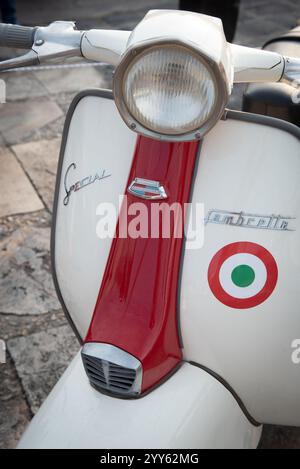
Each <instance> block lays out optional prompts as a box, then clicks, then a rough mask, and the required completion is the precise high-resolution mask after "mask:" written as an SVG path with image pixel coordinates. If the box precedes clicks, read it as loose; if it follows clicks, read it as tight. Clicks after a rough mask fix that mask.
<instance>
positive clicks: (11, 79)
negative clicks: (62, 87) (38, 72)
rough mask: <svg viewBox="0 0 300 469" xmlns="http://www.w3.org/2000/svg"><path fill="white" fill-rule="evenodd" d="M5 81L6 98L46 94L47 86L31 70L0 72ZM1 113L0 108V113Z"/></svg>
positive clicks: (25, 97)
mask: <svg viewBox="0 0 300 469" xmlns="http://www.w3.org/2000/svg"><path fill="white" fill-rule="evenodd" d="M1 79H2V80H4V81H5V83H6V100H7V101H19V100H24V99H28V98H39V97H41V96H46V95H47V94H48V91H47V88H45V86H44V85H43V83H41V82H40V81H39V80H38V79H37V78H36V77H35V76H34V73H33V72H21V71H18V72H7V73H3V74H1ZM0 114H2V109H1V113H0Z"/></svg>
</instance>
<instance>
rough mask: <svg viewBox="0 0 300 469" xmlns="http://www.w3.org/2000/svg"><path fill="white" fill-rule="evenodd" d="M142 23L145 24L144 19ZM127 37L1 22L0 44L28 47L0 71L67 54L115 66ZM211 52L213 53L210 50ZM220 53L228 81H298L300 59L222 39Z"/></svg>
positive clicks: (66, 25)
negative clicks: (26, 50) (225, 65)
mask: <svg viewBox="0 0 300 469" xmlns="http://www.w3.org/2000/svg"><path fill="white" fill-rule="evenodd" d="M178 13H179V12H178ZM201 16H202V15H201ZM199 21H200V19H199ZM201 21H202V22H203V21H204V19H203V18H201ZM145 23H146V25H148V23H147V22H145ZM144 28H146V30H145V33H147V34H148V35H149V37H152V36H153V34H154V36H153V37H158V38H159V36H157V28H156V29H155V28H154V30H153V33H152V31H149V30H148V29H147V28H149V25H148V26H147V27H146V26H145V25H144ZM140 29H141V28H140ZM197 31H198V29H197ZM180 34H181V35H180ZM187 34H188V33H186V35H187ZM203 34H205V33H203ZM181 36H183V38H184V39H185V38H186V36H185V35H184V34H183V33H178V37H179V39H180V38H181ZM130 37H131V38H135V35H134V33H131V31H115V30H96V29H91V30H89V31H80V30H77V29H76V25H75V23H74V22H71V21H55V22H53V23H51V24H50V25H49V26H43V27H36V28H31V27H26V26H16V25H11V24H1V23H0V47H1V46H8V47H15V48H20V49H29V51H28V52H27V53H26V54H25V55H23V56H18V57H16V58H13V59H9V60H5V61H2V62H0V72H1V71H5V70H9V69H12V68H17V67H25V66H28V65H40V64H43V63H45V62H47V61H48V60H51V59H64V58H68V57H84V58H85V59H87V60H93V61H96V62H105V63H107V64H111V65H114V66H117V65H118V64H119V61H120V60H121V57H122V55H123V54H124V53H125V52H126V50H127V48H128V47H129V45H128V44H129V38H130ZM200 39H201V37H200ZM200 39H199V41H200ZM201 40H202V39H201ZM224 41H225V37H224ZM200 45H201V41H200ZM219 49H220V47H219ZM220 50H221V49H220ZM220 50H219V52H218V50H217V52H216V57H217V60H220V57H221V56H218V54H219V55H220V54H221V52H220ZM212 53H214V50H213V49H212ZM222 54H223V56H222V57H227V59H228V68H230V70H229V71H228V74H229V75H231V84H232V83H249V82H278V81H284V82H286V83H290V84H293V85H296V84H299V77H300V59H294V58H289V57H283V56H281V55H279V54H277V53H275V52H270V51H265V50H260V49H252V48H249V47H244V46H238V45H236V44H229V43H226V42H224V47H223V49H222ZM227 59H226V60H227Z"/></svg>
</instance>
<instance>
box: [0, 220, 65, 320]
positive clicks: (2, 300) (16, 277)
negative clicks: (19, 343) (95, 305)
mask: <svg viewBox="0 0 300 469" xmlns="http://www.w3.org/2000/svg"><path fill="white" fill-rule="evenodd" d="M6 225H8V226H6ZM10 226H13V228H12V229H10ZM0 229H1V230H2V236H1V239H0V252H1V270H0V313H5V314H16V315H24V314H25V315H36V314H44V313H47V312H48V311H52V310H56V309H59V308H60V305H59V302H58V300H57V297H56V293H55V290H54V286H53V282H52V276H51V269H50V253H49V240H50V228H49V226H43V223H42V222H40V223H39V224H38V223H37V221H36V220H35V219H33V222H32V223H29V224H27V225H25V224H24V225H23V226H16V227H14V221H13V220H2V221H1V223H0ZM5 231H6V234H5Z"/></svg>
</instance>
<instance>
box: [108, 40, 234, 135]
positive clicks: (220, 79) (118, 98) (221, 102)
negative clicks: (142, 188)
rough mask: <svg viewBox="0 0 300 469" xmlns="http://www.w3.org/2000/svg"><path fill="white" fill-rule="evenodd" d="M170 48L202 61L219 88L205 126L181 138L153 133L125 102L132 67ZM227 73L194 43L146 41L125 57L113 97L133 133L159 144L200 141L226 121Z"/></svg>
mask: <svg viewBox="0 0 300 469" xmlns="http://www.w3.org/2000/svg"><path fill="white" fill-rule="evenodd" d="M166 46H179V47H181V48H185V49H186V50H187V52H189V53H190V54H192V55H193V56H194V57H195V58H196V59H198V60H199V61H200V62H202V64H203V65H204V66H205V67H206V68H207V69H208V70H209V72H210V74H211V77H212V79H213V81H214V84H215V90H216V99H215V106H214V108H213V110H212V112H211V114H210V116H209V118H208V120H207V121H205V122H204V124H203V125H202V126H201V127H199V128H195V129H193V130H192V131H189V132H185V133H181V134H170V133H162V132H156V131H154V130H152V129H149V128H147V127H146V126H144V125H142V124H141V123H140V122H139V121H138V120H137V119H136V118H135V117H134V116H133V115H132V113H131V112H130V110H129V109H128V107H127V104H126V102H125V100H124V95H123V82H124V78H125V76H126V73H127V70H128V67H129V66H130V64H132V63H133V61H134V62H136V61H137V60H138V59H139V57H140V56H142V55H144V53H145V52H148V51H150V50H151V49H155V48H159V47H166ZM225 75H226V74H225V71H224V69H223V67H222V65H219V64H217V63H216V62H215V61H214V60H213V59H212V58H210V57H208V56H207V55H205V54H203V53H202V52H201V51H200V50H199V49H198V48H197V47H195V45H194V44H193V43H188V42H186V41H185V42H183V41H179V40H176V39H174V40H171V39H168V40H163V41H157V40H151V41H144V42H143V43H140V44H139V45H135V46H132V47H131V48H129V49H128V50H127V51H126V53H125V54H124V56H123V58H122V59H121V61H120V63H119V64H118V66H117V68H116V70H115V73H114V79H113V94H114V99H115V103H116V106H117V108H118V110H119V113H120V115H121V117H122V119H123V120H124V122H125V124H126V125H127V126H128V127H129V128H130V129H131V130H133V131H135V132H137V133H138V134H141V135H145V136H147V137H151V138H154V139H156V140H157V139H159V140H166V141H190V140H198V139H201V138H202V137H203V136H204V135H205V134H206V133H207V132H208V131H209V130H211V128H212V127H214V126H215V125H216V123H217V122H218V121H219V120H220V118H221V117H222V115H223V113H224V111H225V107H226V104H227V102H228V99H229V90H228V87H227V83H226V78H225Z"/></svg>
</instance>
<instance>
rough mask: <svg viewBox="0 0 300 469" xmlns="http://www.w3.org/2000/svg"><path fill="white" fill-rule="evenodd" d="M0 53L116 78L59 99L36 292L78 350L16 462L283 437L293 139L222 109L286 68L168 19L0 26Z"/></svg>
mask: <svg viewBox="0 0 300 469" xmlns="http://www.w3.org/2000/svg"><path fill="white" fill-rule="evenodd" d="M0 44H2V45H6V46H13V47H19V48H24V49H29V52H27V53H26V54H25V56H23V57H18V58H16V59H11V60H8V61H5V62H2V63H1V64H0V69H1V70H6V69H9V68H13V67H20V66H25V65H28V64H31V65H38V64H42V63H43V62H44V61H47V60H49V59H52V60H53V59H58V60H59V59H63V58H66V57H75V56H78V57H84V58H86V59H88V60H92V61H96V62H99V61H101V62H106V63H108V64H111V65H114V66H115V67H116V69H115V73H114V80H113V91H112V92H111V91H108V90H99V89H96V90H87V91H82V92H81V93H80V94H78V95H77V96H76V97H75V99H74V101H73V102H72V104H71V106H70V109H69V112H68V115H67V118H66V124H65V128H64V133H63V138H62V146H61V152H60V158H59V164H58V171H57V182H56V189H55V202H54V210H53V225H52V240H51V254H52V265H53V278H54V282H55V286H56V290H57V294H58V297H59V299H60V302H61V304H62V307H63V309H64V311H65V313H66V316H67V317H68V319H69V321H70V323H71V325H72V327H73V328H74V331H75V332H76V335H77V337H78V339H79V341H80V343H81V344H82V348H81V351H80V353H78V355H77V356H76V357H75V358H74V360H73V362H72V363H71V364H70V365H69V367H68V369H67V370H66V372H65V373H64V375H63V376H62V378H61V379H60V380H59V382H58V383H57V385H56V386H55V388H54V389H53V390H52V392H51V393H50V395H49V396H48V398H47V399H46V401H45V403H44V404H43V405H42V407H41V409H40V410H39V412H38V413H37V415H36V416H35V417H34V418H33V420H32V422H31V423H30V425H29V427H28V429H27V430H26V432H25V434H24V435H23V437H22V438H21V441H20V443H19V448H170V449H174V448H189V449H191V448H256V447H257V446H258V444H259V441H260V437H261V432H262V425H263V424H279V425H291V426H299V425H300V392H299V390H300V365H297V363H299V361H300V360H297V357H299V356H300V350H299V347H300V340H299V337H300V315H299V310H298V307H299V302H300V292H299V280H300V257H299V255H298V253H299V250H300V238H299V234H298V233H299V229H300V189H299V180H300V130H299V128H298V127H297V126H296V125H293V124H291V123H289V122H286V121H284V120H281V119H276V118H273V117H269V116H262V115H258V114H252V113H245V112H238V111H231V110H227V109H226V104H227V102H228V99H229V97H230V95H231V92H232V88H233V83H250V82H256V83H270V82H272V83H274V82H283V83H288V84H291V83H292V84H294V85H295V84H296V83H297V80H299V79H300V59H299V58H290V57H285V56H283V55H282V54H280V53H278V52H274V51H268V50H258V49H252V48H247V47H243V46H239V45H234V44H230V43H227V42H226V39H225V35H224V31H223V27H222V23H221V21H220V20H219V19H218V18H213V17H209V16H205V15H201V14H195V13H190V12H182V11H180V12H179V11H171V10H152V11H149V13H148V14H147V15H146V16H145V17H144V19H143V20H142V21H141V22H140V23H139V24H138V25H137V26H136V28H135V29H134V30H133V31H132V32H130V31H108V30H90V31H78V30H77V29H76V27H75V24H74V23H70V22H54V23H52V24H50V25H49V26H47V27H38V28H27V27H26V28H25V27H21V26H11V25H10V26H7V25H6V26H5V25H1V27H0ZM293 90H294V92H295V93H296V94H297V88H293ZM120 196H121V198H120ZM197 207H198V208H199V210H196V212H197V213H198V212H199V213H200V215H201V214H202V216H200V217H199V216H198V217H196V216H195V217H194V215H195V214H194V211H195V209H196V208H197ZM113 209H115V214H114V213H113V212H114V210H113ZM181 209H182V210H181ZM180 210H181V212H180ZM157 212H159V213H160V217H159V218H155V214H157ZM171 212H172V213H171ZM175 212H176V213H175ZM179 212H180V213H179ZM178 214H179V215H180V214H181V215H182V214H184V216H183V217H180V216H179V215H178ZM154 218H155V220H156V223H154ZM192 218H195V220H198V219H200V222H197V223H196V229H195V230H186V229H185V228H186V226H187V225H188V226H190V224H191V220H192ZM166 220H168V223H169V226H170V227H171V229H170V232H169V234H168V233H166V232H164V226H163V225H164V223H165V224H168V223H167V222H166ZM170 220H171V221H170ZM153 224H154V225H155V226H154V228H153ZM142 225H143V226H142ZM145 226H146V228H147V229H146V228H145ZM191 233H192V234H191ZM199 234H200V235H201V236H202V235H203V236H202V238H203V239H202V238H201V236H199ZM193 236H194V237H193ZM201 239H202V242H201ZM57 354H59V350H57Z"/></svg>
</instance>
